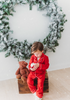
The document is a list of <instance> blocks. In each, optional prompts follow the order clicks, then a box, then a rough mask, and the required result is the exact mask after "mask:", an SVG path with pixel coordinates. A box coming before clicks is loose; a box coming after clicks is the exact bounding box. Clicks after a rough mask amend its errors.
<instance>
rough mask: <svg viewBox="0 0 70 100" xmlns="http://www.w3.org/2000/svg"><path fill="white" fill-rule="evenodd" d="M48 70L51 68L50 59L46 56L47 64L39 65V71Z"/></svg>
mask: <svg viewBox="0 0 70 100" xmlns="http://www.w3.org/2000/svg"><path fill="white" fill-rule="evenodd" d="M48 68H49V58H48V56H45V64H41V63H39V69H40V70H46V69H48Z"/></svg>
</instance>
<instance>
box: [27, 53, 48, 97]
mask: <svg viewBox="0 0 70 100" xmlns="http://www.w3.org/2000/svg"><path fill="white" fill-rule="evenodd" d="M31 63H39V67H38V68H37V69H36V70H35V71H31V70H30V68H31ZM28 68H29V71H30V73H29V75H28V78H27V84H28V87H29V89H30V91H31V92H32V93H34V92H36V95H37V96H38V97H39V98H42V96H43V85H44V80H45V73H46V69H48V68H49V59H48V56H46V55H45V54H44V53H42V55H41V57H40V59H39V60H38V61H37V57H36V56H35V55H32V56H31V58H30V61H29V65H28ZM35 78H37V87H36V86H34V79H35Z"/></svg>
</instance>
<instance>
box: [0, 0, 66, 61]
mask: <svg viewBox="0 0 70 100" xmlns="http://www.w3.org/2000/svg"><path fill="white" fill-rule="evenodd" d="M27 3H29V7H30V8H29V9H30V10H32V6H33V5H38V10H44V9H46V10H47V13H46V16H49V17H50V19H51V23H50V24H49V29H50V31H49V34H48V36H46V37H45V38H44V40H43V41H42V43H43V45H44V53H46V51H47V50H48V51H49V50H51V51H53V52H55V47H56V46H58V45H59V43H58V39H60V38H61V32H63V30H64V28H63V26H64V23H65V22H66V21H67V20H66V19H65V16H66V15H65V14H64V13H63V12H62V8H61V7H59V6H58V5H57V1H56V0H0V52H3V51H7V52H6V54H5V57H8V56H10V55H11V54H12V55H14V57H15V58H18V60H23V59H25V60H26V59H29V58H30V57H31V46H32V43H28V42H27V40H24V42H19V41H18V40H17V39H13V38H10V37H9V35H10V34H11V33H13V31H12V30H10V27H9V18H8V17H7V16H6V15H12V16H13V14H12V13H11V11H13V12H16V11H15V10H14V6H15V5H16V4H22V5H24V4H27ZM38 41H40V40H38Z"/></svg>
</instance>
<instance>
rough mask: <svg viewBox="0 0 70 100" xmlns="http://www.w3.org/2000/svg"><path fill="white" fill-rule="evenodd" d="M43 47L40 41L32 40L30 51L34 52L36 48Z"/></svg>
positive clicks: (40, 48)
mask: <svg viewBox="0 0 70 100" xmlns="http://www.w3.org/2000/svg"><path fill="white" fill-rule="evenodd" d="M43 49H44V47H43V44H42V43H41V42H34V43H33V44H32V47H31V53H32V52H36V51H37V50H40V51H42V50H43ZM32 54H33V53H32Z"/></svg>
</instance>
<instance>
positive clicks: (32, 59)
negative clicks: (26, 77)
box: [28, 55, 33, 70]
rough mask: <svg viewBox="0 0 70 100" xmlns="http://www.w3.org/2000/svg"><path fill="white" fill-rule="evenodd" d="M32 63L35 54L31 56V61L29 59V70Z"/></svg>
mask: <svg viewBox="0 0 70 100" xmlns="http://www.w3.org/2000/svg"><path fill="white" fill-rule="evenodd" d="M31 63H33V55H32V56H31V58H30V61H29V65H28V68H29V70H30V68H31Z"/></svg>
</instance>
